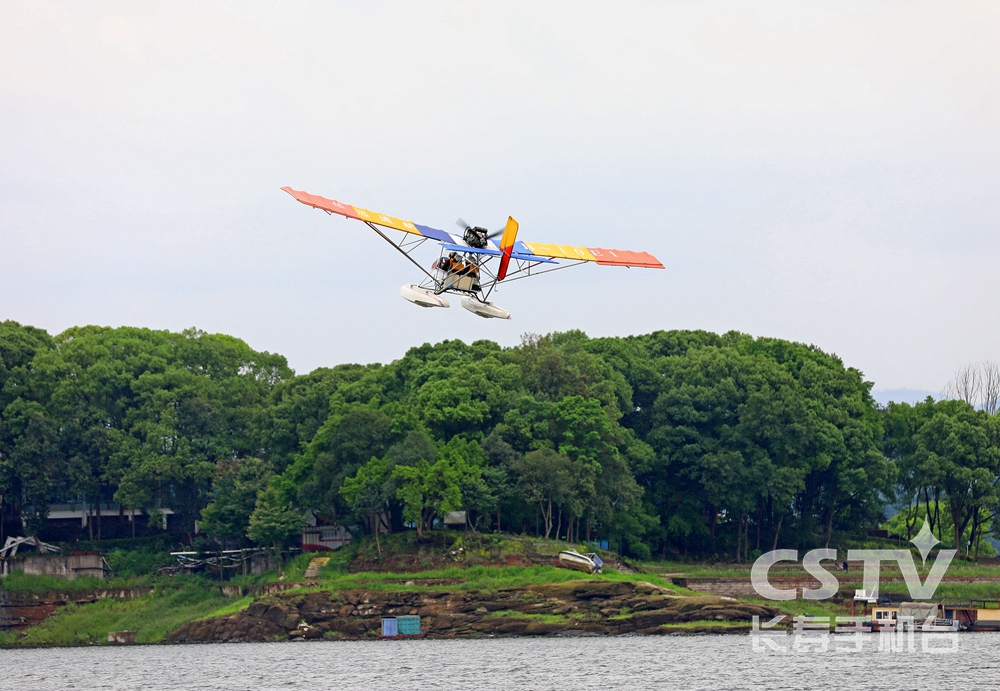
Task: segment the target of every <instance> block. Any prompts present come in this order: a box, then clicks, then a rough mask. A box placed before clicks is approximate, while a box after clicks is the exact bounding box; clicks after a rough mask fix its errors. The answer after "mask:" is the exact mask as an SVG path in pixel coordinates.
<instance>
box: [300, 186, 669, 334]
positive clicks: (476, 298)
mask: <svg viewBox="0 0 1000 691" xmlns="http://www.w3.org/2000/svg"><path fill="white" fill-rule="evenodd" d="M281 189H282V190H284V191H285V192H288V194H290V195H292V196H293V197H295V199H297V200H298V201H300V202H302V203H303V204H306V205H307V206H312V207H315V208H317V209H322V210H323V211H326V212H327V213H328V214H339V215H341V216H345V217H347V218H353V219H356V220H358V221H361V222H362V223H364V224H365V225H367V226H368V227H369V228H371V229H372V230H374V231H375V232H376V233H378V234H379V235H381V236H382V238H383V239H384V240H385V241H386V242H388V243H389V244H390V245H392V246H393V247H395V248H396V250H398V251H399V252H400V253H401V254H403V255H404V256H405V257H406V258H407V259H409V260H410V261H411V262H413V264H414V265H415V266H416V267H417V268H418V269H420V270H421V271H423V272H424V275H425V276H426V278H424V279H423V280H422V281H421V282H420V283H419V284H410V285H405V286H403V287H402V288H400V289H399V293H400V295H402V296H403V297H404V298H405V299H407V300H409V301H410V302H412V303H413V304H415V305H419V306H421V307H450V306H451V305H450V304H449V303H448V301H447V300H446V299H445V298H444V297H442V296H443V295H444V294H446V293H450V294H452V295H456V296H460V297H461V298H462V307H464V308H465V309H467V310H469V311H470V312H472V313H473V314H476V315H479V316H480V317H486V318H494V319H510V312H508V311H507V310H505V309H503V308H502V307H498V306H497V305H495V304H493V303H492V302H489V297H490V294H491V293H492V292H493V291H494V290H495V289H496V287H497V284H499V283H500V281H504V280H506V281H508V282H510V281H517V280H520V279H522V278H528V277H530V276H537V275H539V274H543V273H548V272H550V271H558V270H559V269H566V268H569V267H570V266H579V265H580V264H585V263H587V262H594V263H596V264H600V265H602V266H626V267H632V266H635V267H641V268H646V269H662V268H664V267H663V264H661V263H660V262H659V260H658V259H657V258H656V257H654V256H653V255H651V254H649V253H648V252H632V251H629V250H611V249H604V248H602V247H577V246H573V245H553V244H545V243H539V242H522V241H521V240H518V239H517V227H518V226H517V221H515V220H514V219H513V218H511V217H508V218H507V225H506V226H504V227H503V228H501V229H500V230H498V231H496V232H494V233H490V232H489V231H488V230H487V229H486V228H481V227H479V226H470V225H469V224H468V223H466V222H465V221H463V220H462V219H459V220H458V221H457V225H458V226H459V227H461V228H462V230H463V232H462V234H461V235H453V234H451V233H446V232H445V231H443V230H438V229H437V228H431V227H429V226H425V225H420V224H419V223H414V222H413V221H404V220H402V219H399V218H395V217H394V216H386V215H385V214H380V213H376V212H374V211H369V210H368V209H362V208H361V207H359V206H351V205H350V204H342V203H341V202H338V201H334V200H333V199H327V198H326V197H320V196H318V195H315V194H309V193H308V192H300V191H298V190H293V189H292V188H291V187H282V188H281ZM387 230H388V231H401V232H402V236H398V241H397V240H394V239H393V238H392V237H390V235H389V233H387V232H386V231H387ZM498 236H499V237H500V243H499V244H497V243H495V242H494V238H496V237H498ZM428 241H431V242H432V243H434V242H436V243H437V244H438V245H439V247H440V249H439V256H438V258H437V259H436V260H435V261H434V263H432V264H431V265H430V270H428V269H426V268H424V267H423V266H422V265H421V264H420V263H419V262H417V260H415V259H414V258H413V256H412V253H413V252H414V250H416V249H417V248H418V247H420V246H421V245H423V244H424V243H426V242H428ZM556 260H560V261H556Z"/></svg>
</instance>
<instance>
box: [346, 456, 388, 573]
mask: <svg viewBox="0 0 1000 691" xmlns="http://www.w3.org/2000/svg"><path fill="white" fill-rule="evenodd" d="M391 474H392V471H391V470H390V468H389V461H387V460H386V459H384V458H376V457H374V456H373V457H372V459H371V460H370V461H368V463H366V464H365V465H363V466H361V467H360V468H358V472H357V473H355V474H354V475H353V476H351V477H349V478H346V479H345V480H344V484H343V485H342V486H341V488H340V493H341V494H342V495H344V499H345V500H346V501H347V503H348V504H350V505H351V507H352V508H353V509H354V510H355V511H357V512H359V513H361V514H364V515H365V516H366V517H367V518H368V525H369V528H370V530H371V531H372V534H373V535H374V536H375V548H376V549H377V550H378V555H379V558H381V557H382V545H381V543H380V542H379V533H380V532H381V525H380V524H381V519H380V515H381V513H382V512H383V511H385V508H386V502H387V501H388V500H389V498H390V497H391V496H392V492H391V487H390V485H389V479H390V477H391Z"/></svg>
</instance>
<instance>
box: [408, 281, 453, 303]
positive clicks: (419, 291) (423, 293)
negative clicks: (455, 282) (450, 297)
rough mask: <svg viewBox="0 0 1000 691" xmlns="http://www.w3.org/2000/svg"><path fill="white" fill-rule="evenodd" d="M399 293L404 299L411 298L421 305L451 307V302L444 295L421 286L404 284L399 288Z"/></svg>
mask: <svg viewBox="0 0 1000 691" xmlns="http://www.w3.org/2000/svg"><path fill="white" fill-rule="evenodd" d="M399 294H400V296H401V297H402V298H403V299H404V300H409V301H410V302H412V303H413V304H414V305H418V306H420V307H445V308H447V307H451V304H450V303H449V302H448V301H447V300H445V299H444V298H443V297H441V296H440V295H435V294H434V293H433V292H432V291H430V290H427V289H426V288H421V287H420V286H415V285H412V284H411V285H408V286H403V287H402V288H400V289H399Z"/></svg>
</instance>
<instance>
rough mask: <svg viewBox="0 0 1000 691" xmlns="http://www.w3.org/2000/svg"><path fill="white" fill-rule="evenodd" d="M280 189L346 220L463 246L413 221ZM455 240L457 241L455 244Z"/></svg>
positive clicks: (449, 234)
mask: <svg viewBox="0 0 1000 691" xmlns="http://www.w3.org/2000/svg"><path fill="white" fill-rule="evenodd" d="M281 189H282V190H284V191H285V192H288V194H290V195H292V196H293V197H295V199H296V200H298V201H300V202H302V203H303V204H305V205H306V206H312V207H314V208H317V209H322V210H323V211H328V212H330V213H332V214H340V215H341V216H346V217H347V218H355V219H357V220H359V221H367V222H368V223H374V224H375V225H377V226H382V227H383V228H393V229H394V230H401V231H403V232H404V233H411V234H413V235H422V236H424V237H426V238H431V239H433V240H437V241H438V242H448V243H453V244H465V243H464V242H463V241H462V240H461V238H458V237H456V236H454V235H452V234H451V233H446V232H444V231H443V230H438V229H437V228H431V227H430V226H424V225H420V224H419V223H414V222H413V221H404V220H403V219H401V218H396V217H394V216H386V215H385V214H380V213H378V212H376V211H369V210H368V209H362V208H361V207H360V206H351V205H350V204H343V203H341V202H338V201H335V200H333V199H327V198H326V197H321V196H319V195H318V194H309V193H308V192H300V191H299V190H293V189H292V188H291V187H282V188H281ZM456 240H457V241H458V242H457V243H456Z"/></svg>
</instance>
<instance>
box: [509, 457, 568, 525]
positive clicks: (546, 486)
mask: <svg viewBox="0 0 1000 691" xmlns="http://www.w3.org/2000/svg"><path fill="white" fill-rule="evenodd" d="M572 465H573V461H572V459H570V457H569V456H567V455H566V454H563V453H559V452H557V451H553V450H552V449H549V448H541V449H536V450H535V451H531V452H529V453H527V454H525V455H524V457H523V458H522V459H521V460H519V461H518V462H517V463H516V465H515V466H514V469H515V470H516V471H517V475H518V481H517V487H518V490H520V492H521V494H522V496H523V497H524V498H525V500H526V501H529V502H532V503H534V504H538V509H539V511H541V512H542V519H543V521H544V523H545V538H546V539H548V537H549V535H550V534H551V533H552V527H553V525H552V523H553V509H554V508H555V507H558V506H559V505H560V504H562V503H563V502H565V501H566V500H567V499H568V498H569V496H570V494H571V492H572V490H573V474H572V470H571V468H572Z"/></svg>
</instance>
